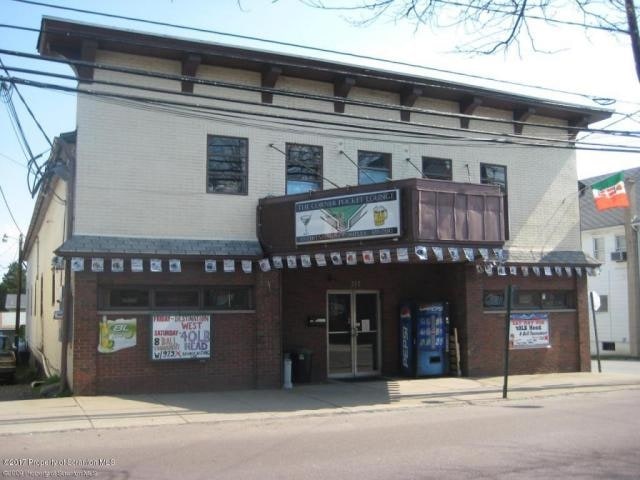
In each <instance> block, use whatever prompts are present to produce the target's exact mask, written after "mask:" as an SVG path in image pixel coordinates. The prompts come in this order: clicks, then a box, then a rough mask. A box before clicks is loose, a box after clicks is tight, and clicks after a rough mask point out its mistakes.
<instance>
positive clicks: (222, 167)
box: [207, 135, 249, 195]
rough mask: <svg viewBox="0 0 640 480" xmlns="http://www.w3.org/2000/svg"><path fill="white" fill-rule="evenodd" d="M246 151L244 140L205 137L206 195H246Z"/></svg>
mask: <svg viewBox="0 0 640 480" xmlns="http://www.w3.org/2000/svg"><path fill="white" fill-rule="evenodd" d="M248 151H249V141H248V140H247V139H246V138H237V137H223V136H219V135H208V136H207V193H226V194H234V195H246V194H247V191H248V188H247V185H248Z"/></svg>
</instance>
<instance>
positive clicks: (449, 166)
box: [422, 156, 453, 182]
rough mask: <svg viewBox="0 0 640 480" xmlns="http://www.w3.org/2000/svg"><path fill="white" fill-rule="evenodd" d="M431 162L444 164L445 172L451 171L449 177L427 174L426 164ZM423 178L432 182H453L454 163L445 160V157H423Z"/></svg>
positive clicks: (447, 159)
mask: <svg viewBox="0 0 640 480" xmlns="http://www.w3.org/2000/svg"><path fill="white" fill-rule="evenodd" d="M429 161H435V162H443V163H444V164H445V170H448V171H449V174H448V175H440V174H433V173H431V174H427V173H426V171H425V170H426V169H425V162H429ZM422 178H429V179H431V180H446V181H449V182H450V181H453V162H452V161H451V159H450V158H443V157H429V156H423V157H422Z"/></svg>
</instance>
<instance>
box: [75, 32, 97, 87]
mask: <svg viewBox="0 0 640 480" xmlns="http://www.w3.org/2000/svg"><path fill="white" fill-rule="evenodd" d="M97 50H98V42H96V41H95V40H83V41H82V46H81V47H80V60H82V61H83V62H89V63H95V61H96V51H97ZM93 71H94V69H93V67H92V66H89V65H78V80H79V81H81V82H91V81H93Z"/></svg>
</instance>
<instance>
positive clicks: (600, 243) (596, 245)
mask: <svg viewBox="0 0 640 480" xmlns="http://www.w3.org/2000/svg"><path fill="white" fill-rule="evenodd" d="M593 258H595V259H596V260H604V237H594V238H593Z"/></svg>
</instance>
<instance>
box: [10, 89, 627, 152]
mask: <svg viewBox="0 0 640 480" xmlns="http://www.w3.org/2000/svg"><path fill="white" fill-rule="evenodd" d="M0 79H2V78H0ZM10 80H11V81H12V82H17V83H20V84H23V85H29V86H33V87H37V88H44V89H52V90H58V91H64V92H75V93H78V94H81V95H89V96H98V97H105V98H118V99H124V100H130V101H133V102H139V103H143V104H148V105H160V106H163V107H165V108H169V107H170V108H179V107H182V108H187V109H191V110H193V111H199V110H204V111H207V112H211V111H215V112H226V113H237V114H245V115H246V114H249V115H251V116H254V117H260V118H269V119H273V118H275V119H280V120H289V121H297V122H306V123H311V124H313V125H320V124H322V125H334V126H339V127H343V126H344V122H333V121H328V120H318V119H311V118H308V117H292V116H288V115H277V114H273V113H266V112H256V111H252V112H248V111H243V110H238V109H233V108H225V107H213V106H207V105H200V104H193V103H186V102H178V101H172V100H166V99H151V98H149V97H140V96H135V95H125V94H117V93H112V92H100V91H95V90H88V89H76V88H72V87H65V86H62V85H56V84H47V83H42V82H34V81H31V80H25V79H20V78H15V77H14V78H11V79H10ZM225 101H227V102H232V103H236V102H237V101H236V100H232V99H225ZM282 108H285V109H286V110H297V111H303V112H306V113H312V114H315V115H318V114H323V115H341V114H333V113H332V112H318V111H314V110H308V109H299V108H298V109H294V108H291V107H282ZM353 119H358V120H365V121H372V120H374V121H377V122H379V123H391V124H400V125H402V126H403V127H404V128H402V129H392V128H389V127H384V128H383V127H371V126H367V125H358V127H359V128H362V129H366V130H368V131H371V132H385V133H388V132H391V133H401V134H405V135H419V134H420V132H415V131H407V128H406V127H407V125H406V124H405V123H403V122H400V121H393V120H378V119H370V118H368V117H358V116H349V120H353ZM413 126H414V127H426V128H427V129H443V130H456V129H455V128H453V127H451V128H450V127H436V126H433V125H421V124H420V125H413ZM480 133H481V134H483V135H494V136H495V135H501V134H498V133H493V132H480ZM422 135H423V136H428V137H430V138H455V139H464V140H468V141H479V142H493V143H494V144H499V145H522V146H531V147H541V148H557V149H571V150H576V149H579V150H596V151H609V152H631V153H635V152H639V153H640V149H637V148H634V147H629V146H626V145H614V146H611V145H608V144H595V143H591V144H587V146H584V145H577V144H574V143H573V142H570V141H560V140H553V139H540V140H541V142H531V141H530V142H523V141H520V140H518V139H512V138H504V136H501V137H500V138H477V137H459V136H454V135H447V134H436V133H432V132H429V133H422ZM596 147H605V148H596Z"/></svg>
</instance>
